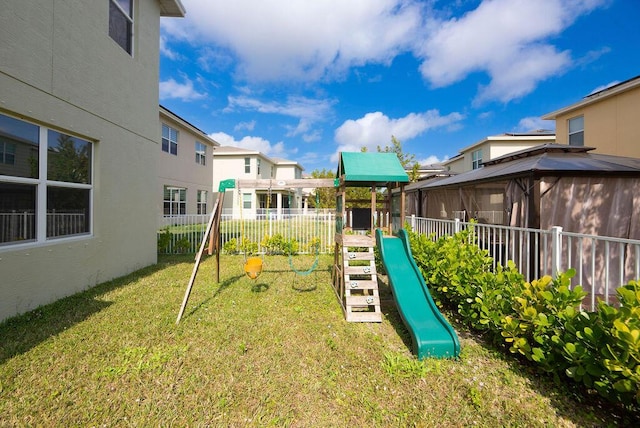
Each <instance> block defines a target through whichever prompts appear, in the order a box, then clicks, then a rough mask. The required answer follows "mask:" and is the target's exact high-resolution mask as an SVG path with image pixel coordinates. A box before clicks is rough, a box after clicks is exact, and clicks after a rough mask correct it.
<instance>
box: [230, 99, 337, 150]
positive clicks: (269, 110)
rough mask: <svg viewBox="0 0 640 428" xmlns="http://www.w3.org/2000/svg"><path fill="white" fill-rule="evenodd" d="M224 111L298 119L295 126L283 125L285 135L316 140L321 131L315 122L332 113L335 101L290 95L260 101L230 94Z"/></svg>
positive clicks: (307, 140) (325, 118) (309, 140)
mask: <svg viewBox="0 0 640 428" xmlns="http://www.w3.org/2000/svg"><path fill="white" fill-rule="evenodd" d="M228 100H229V103H228V105H227V107H226V108H225V111H226V112H230V111H238V110H247V111H257V112H259V113H265V114H277V115H282V116H289V117H294V118H296V119H298V124H297V125H296V126H285V128H286V129H287V133H286V136H287V137H295V136H298V135H300V136H302V139H303V141H305V142H314V141H318V140H319V139H320V137H321V135H322V132H321V131H320V130H319V129H317V128H315V127H314V125H315V124H316V123H317V122H320V121H325V120H327V118H328V117H331V116H332V114H333V111H332V107H333V104H334V103H335V101H332V100H326V99H320V100H318V99H312V98H307V97H302V96H290V97H288V98H287V100H286V101H285V102H278V101H262V100H260V99H258V98H253V97H251V96H250V94H249V95H240V96H235V97H234V96H230V97H229V98H228Z"/></svg>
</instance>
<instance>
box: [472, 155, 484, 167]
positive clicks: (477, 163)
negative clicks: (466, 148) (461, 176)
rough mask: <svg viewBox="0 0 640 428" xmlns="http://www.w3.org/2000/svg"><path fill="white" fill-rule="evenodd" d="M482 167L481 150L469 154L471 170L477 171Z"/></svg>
mask: <svg viewBox="0 0 640 428" xmlns="http://www.w3.org/2000/svg"><path fill="white" fill-rule="evenodd" d="M481 166H482V150H476V151H474V152H472V153H471V169H478V168H480V167H481Z"/></svg>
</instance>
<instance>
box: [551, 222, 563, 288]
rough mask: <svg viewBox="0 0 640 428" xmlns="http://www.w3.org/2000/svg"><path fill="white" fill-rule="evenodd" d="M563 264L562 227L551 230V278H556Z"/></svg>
mask: <svg viewBox="0 0 640 428" xmlns="http://www.w3.org/2000/svg"><path fill="white" fill-rule="evenodd" d="M561 264H562V227H560V226H553V227H552V228H551V276H553V277H555V276H556V275H557V274H558V272H559V271H560V269H561V267H562V266H561Z"/></svg>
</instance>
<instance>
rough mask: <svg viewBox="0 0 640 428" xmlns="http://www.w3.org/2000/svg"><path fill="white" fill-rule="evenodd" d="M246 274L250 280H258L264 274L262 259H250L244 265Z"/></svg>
mask: <svg viewBox="0 0 640 428" xmlns="http://www.w3.org/2000/svg"><path fill="white" fill-rule="evenodd" d="M244 273H246V274H247V276H248V277H249V278H250V279H256V278H258V277H259V276H260V273H262V259H261V258H260V257H250V258H249V259H247V261H246V262H245V263H244Z"/></svg>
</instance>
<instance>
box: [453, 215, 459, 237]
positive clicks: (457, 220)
mask: <svg viewBox="0 0 640 428" xmlns="http://www.w3.org/2000/svg"><path fill="white" fill-rule="evenodd" d="M453 232H454V233H458V232H460V219H459V218H457V219H456V220H455V222H454V224H453Z"/></svg>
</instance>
